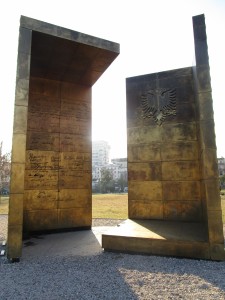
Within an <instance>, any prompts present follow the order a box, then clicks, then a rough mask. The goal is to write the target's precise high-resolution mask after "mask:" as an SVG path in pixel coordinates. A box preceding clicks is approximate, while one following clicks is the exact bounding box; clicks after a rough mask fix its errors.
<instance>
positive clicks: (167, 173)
mask: <svg viewBox="0 0 225 300" xmlns="http://www.w3.org/2000/svg"><path fill="white" fill-rule="evenodd" d="M162 179H163V180H199V179H200V171H199V162H198V161H197V160H196V161H195V160H194V161H192V160H190V161H174V162H166V161H165V162H162Z"/></svg>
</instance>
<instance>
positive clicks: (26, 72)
mask: <svg viewBox="0 0 225 300" xmlns="http://www.w3.org/2000/svg"><path fill="white" fill-rule="evenodd" d="M118 54H119V44H117V43H114V42H111V41H107V40H103V39H99V38H96V37H93V36H89V35H86V34H83V33H80V32H76V31H72V30H69V29H66V28H62V27H59V26H55V25H52V24H48V23H45V22H41V21H38V20H34V19H31V18H27V17H24V16H21V19H20V32H19V46H18V61H17V78H16V92H15V109H14V127H13V147H12V173H11V188H10V191H11V194H10V202H9V222H8V242H7V245H8V249H7V255H8V259H10V260H12V261H15V260H19V258H20V257H21V254H22V234H23V232H26V233H27V232H28V233H29V232H36V231H49V230H64V229H68V230H69V229H75V228H86V229H90V228H91V224H92V191H91V167H92V165H91V160H92V140H91V113H92V110H91V105H92V104H91V91H92V86H93V84H94V83H95V82H96V81H97V80H98V79H99V77H100V76H101V75H102V74H103V72H104V71H105V70H106V69H107V68H108V67H109V65H110V64H111V63H112V62H113V61H114V59H115V58H116V57H117V56H118Z"/></svg>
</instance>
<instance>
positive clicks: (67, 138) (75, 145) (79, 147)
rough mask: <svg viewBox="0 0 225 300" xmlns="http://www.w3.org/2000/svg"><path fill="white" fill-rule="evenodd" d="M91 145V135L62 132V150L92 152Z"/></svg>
mask: <svg viewBox="0 0 225 300" xmlns="http://www.w3.org/2000/svg"><path fill="white" fill-rule="evenodd" d="M91 145H92V142H91V138H90V137H82V136H79V135H76V134H69V133H60V152H80V153H91V149H92V148H91Z"/></svg>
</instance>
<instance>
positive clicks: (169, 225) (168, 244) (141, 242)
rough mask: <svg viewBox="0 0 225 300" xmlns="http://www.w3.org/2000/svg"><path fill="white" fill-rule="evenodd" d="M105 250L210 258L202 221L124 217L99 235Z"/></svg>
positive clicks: (205, 229)
mask: <svg viewBox="0 0 225 300" xmlns="http://www.w3.org/2000/svg"><path fill="white" fill-rule="evenodd" d="M102 248H104V250H105V251H120V252H126V253H140V254H142V253H143V254H152V255H162V256H175V257H190V258H198V259H199V258H200V259H211V257H210V256H211V255H210V245H209V242H208V236H207V228H205V226H204V224H202V223H186V222H171V221H167V222H166V221H160V220H130V219H128V220H126V221H124V222H122V223H121V224H119V225H118V226H117V227H115V228H112V229H111V230H109V231H107V232H106V233H104V234H103V235H102Z"/></svg>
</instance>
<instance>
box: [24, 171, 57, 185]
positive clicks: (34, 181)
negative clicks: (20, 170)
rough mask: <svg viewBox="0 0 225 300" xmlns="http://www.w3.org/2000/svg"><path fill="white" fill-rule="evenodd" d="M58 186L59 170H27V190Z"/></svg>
mask: <svg viewBox="0 0 225 300" xmlns="http://www.w3.org/2000/svg"><path fill="white" fill-rule="evenodd" d="M57 188H58V170H32V169H31V170H26V172H25V190H30V189H34V190H38V189H45V190H52V189H57Z"/></svg>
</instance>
